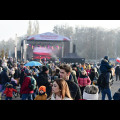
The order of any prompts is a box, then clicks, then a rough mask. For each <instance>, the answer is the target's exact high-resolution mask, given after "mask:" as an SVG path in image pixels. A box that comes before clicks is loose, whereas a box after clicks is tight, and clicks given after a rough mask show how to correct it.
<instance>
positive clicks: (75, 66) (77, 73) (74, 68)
mask: <svg viewBox="0 0 120 120" xmlns="http://www.w3.org/2000/svg"><path fill="white" fill-rule="evenodd" d="M72 69H73V70H74V71H75V72H76V77H77V79H78V77H80V72H79V71H78V68H77V65H76V64H74V65H73V66H72Z"/></svg>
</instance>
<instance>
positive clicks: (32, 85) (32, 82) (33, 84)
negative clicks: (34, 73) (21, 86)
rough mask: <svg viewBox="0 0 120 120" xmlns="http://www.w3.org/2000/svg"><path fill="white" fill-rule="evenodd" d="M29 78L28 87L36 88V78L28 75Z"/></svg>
mask: <svg viewBox="0 0 120 120" xmlns="http://www.w3.org/2000/svg"><path fill="white" fill-rule="evenodd" d="M29 77H30V76H29ZM30 79H31V84H30V85H29V88H30V90H35V89H36V80H35V78H34V77H30Z"/></svg>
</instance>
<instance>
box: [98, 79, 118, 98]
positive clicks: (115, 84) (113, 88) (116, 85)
mask: <svg viewBox="0 0 120 120" xmlns="http://www.w3.org/2000/svg"><path fill="white" fill-rule="evenodd" d="M119 88H120V81H116V80H115V79H114V82H113V85H112V86H111V92H112V96H113V95H114V93H115V92H116V91H118V89H119ZM99 100H101V94H99ZM105 100H108V97H107V95H106V98H105Z"/></svg>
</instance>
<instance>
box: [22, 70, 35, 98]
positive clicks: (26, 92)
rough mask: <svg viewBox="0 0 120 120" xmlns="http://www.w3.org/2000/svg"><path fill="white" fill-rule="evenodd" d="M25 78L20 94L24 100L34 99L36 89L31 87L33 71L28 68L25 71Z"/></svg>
mask: <svg viewBox="0 0 120 120" xmlns="http://www.w3.org/2000/svg"><path fill="white" fill-rule="evenodd" d="M24 74H25V75H24V79H23V82H22V85H21V89H20V94H21V95H22V100H27V99H28V100H33V93H34V90H31V89H30V88H29V85H30V84H31V72H30V71H29V70H28V69H26V70H25V72H24Z"/></svg>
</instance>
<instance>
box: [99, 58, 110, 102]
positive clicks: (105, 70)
mask: <svg viewBox="0 0 120 120" xmlns="http://www.w3.org/2000/svg"><path fill="white" fill-rule="evenodd" d="M111 68H112V66H111V65H110V64H109V57H108V56H105V57H104V59H103V60H102V61H101V66H100V71H101V74H102V75H104V77H105V79H104V83H105V85H104V87H103V88H101V92H102V100H105V95H106V94H107V96H108V99H109V100H112V95H111V90H110V81H111Z"/></svg>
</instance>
